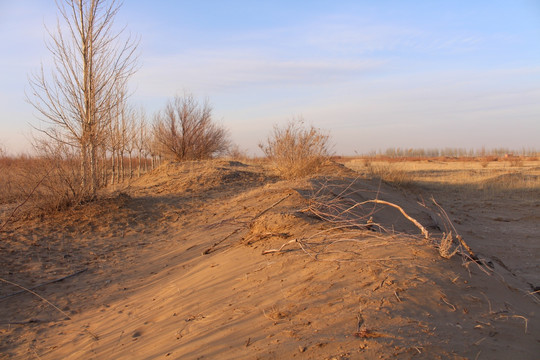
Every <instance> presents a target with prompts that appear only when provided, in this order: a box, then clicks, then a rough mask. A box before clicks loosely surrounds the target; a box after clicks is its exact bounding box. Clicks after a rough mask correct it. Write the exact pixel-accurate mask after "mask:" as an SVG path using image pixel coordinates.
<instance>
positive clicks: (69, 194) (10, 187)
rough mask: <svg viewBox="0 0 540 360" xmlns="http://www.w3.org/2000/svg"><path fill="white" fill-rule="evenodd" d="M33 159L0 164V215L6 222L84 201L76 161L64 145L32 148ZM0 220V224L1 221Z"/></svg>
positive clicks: (3, 160)
mask: <svg viewBox="0 0 540 360" xmlns="http://www.w3.org/2000/svg"><path fill="white" fill-rule="evenodd" d="M36 150H37V151H38V153H39V155H37V156H33V157H30V156H18V157H13V158H7V157H4V158H2V159H1V161H0V169H1V171H0V174H1V175H0V186H2V190H3V191H2V193H1V195H2V196H1V197H0V204H7V207H6V208H5V209H6V211H5V212H4V213H3V214H2V216H9V218H10V219H12V220H13V219H14V218H17V217H19V216H33V215H39V214H43V213H47V212H50V211H54V210H59V209H63V208H65V207H67V206H69V205H71V204H74V203H79V202H81V201H83V200H84V196H83V193H82V192H81V186H80V184H81V181H82V177H81V169H80V161H79V158H78V157H77V156H76V155H75V153H74V152H73V151H70V150H69V148H68V147H67V146H66V145H57V146H53V145H51V143H46V142H44V143H40V144H37V145H36ZM5 220H6V219H3V220H2V221H0V222H3V221H5Z"/></svg>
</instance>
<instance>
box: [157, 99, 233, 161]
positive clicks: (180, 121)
mask: <svg viewBox="0 0 540 360" xmlns="http://www.w3.org/2000/svg"><path fill="white" fill-rule="evenodd" d="M153 132H154V136H155V140H156V142H157V143H158V144H159V149H160V150H161V152H162V153H163V154H165V156H167V157H168V158H170V159H174V160H176V161H185V160H202V159H210V158H212V157H214V156H216V155H220V154H223V153H225V152H226V151H227V149H228V147H229V140H228V134H227V131H226V130H225V129H224V128H223V127H221V126H219V125H218V124H216V123H215V121H214V119H213V118H212V108H211V106H210V104H209V103H208V101H205V102H204V103H203V104H200V103H199V102H198V101H197V100H196V99H195V98H194V97H193V95H191V94H185V95H184V96H176V97H175V98H174V100H173V101H169V102H168V103H167V106H166V107H165V110H164V111H162V112H160V113H158V114H157V115H156V119H155V122H154V128H153Z"/></svg>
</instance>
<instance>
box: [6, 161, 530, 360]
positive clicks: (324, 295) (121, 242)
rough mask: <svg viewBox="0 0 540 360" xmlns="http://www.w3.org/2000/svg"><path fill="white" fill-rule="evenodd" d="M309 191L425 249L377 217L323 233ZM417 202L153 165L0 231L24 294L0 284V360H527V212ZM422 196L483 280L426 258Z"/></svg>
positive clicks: (219, 169)
mask: <svg viewBox="0 0 540 360" xmlns="http://www.w3.org/2000/svg"><path fill="white" fill-rule="evenodd" d="M321 184H323V185H324V187H325V189H326V190H327V189H329V188H331V189H332V191H333V192H338V193H341V192H340V189H341V191H343V190H345V189H347V194H351V195H350V196H352V197H354V199H355V200H357V201H362V200H363V199H367V198H371V197H373V196H377V198H379V199H383V200H387V201H391V202H393V203H396V204H398V205H399V206H400V207H402V208H403V209H404V210H405V211H406V212H407V213H408V214H409V215H411V216H413V217H414V218H415V219H417V220H418V221H420V222H421V223H423V224H424V226H426V228H427V229H428V230H429V231H430V233H431V234H432V237H433V238H432V239H424V238H423V237H422V236H421V234H420V231H419V230H418V228H417V227H415V226H414V224H412V223H411V222H410V221H408V220H406V219H404V218H403V217H402V216H401V215H400V213H399V212H398V211H397V210H395V209H383V208H382V207H380V206H378V207H376V212H375V213H374V214H373V216H372V217H373V219H372V220H373V221H374V222H376V223H378V224H381V225H382V226H384V228H385V229H387V230H388V231H384V232H381V231H379V230H377V229H375V230H376V231H373V230H374V229H373V228H371V229H365V228H364V229H360V228H359V229H353V230H350V229H349V230H347V231H344V230H339V229H335V227H336V225H335V224H332V223H330V222H328V221H323V220H321V219H320V218H317V217H316V216H314V215H313V214H312V213H310V212H309V211H305V210H306V209H307V208H308V207H309V205H310V203H311V204H312V202H310V200H312V199H313V197H314V194H319V195H320V194H321V193H322V192H319V193H317V190H319V189H320V187H321ZM351 184H352V185H351ZM428 190H429V191H428ZM428 190H426V192H425V193H424V194H423V193H421V192H411V191H404V190H402V189H396V188H395V187H392V186H390V185H387V184H384V183H380V182H379V181H377V180H376V179H366V178H360V179H358V178H357V174H356V173H354V172H352V171H351V170H348V169H346V168H344V167H343V166H339V165H337V164H333V165H329V167H328V168H327V169H325V171H323V174H322V175H320V176H318V177H316V178H314V179H304V180H296V181H285V180H281V179H279V178H278V177H277V176H275V175H274V174H273V173H272V172H271V171H270V170H269V169H268V168H267V167H266V166H264V165H257V164H250V165H248V164H242V163H239V162H230V161H224V160H215V161H209V162H190V163H185V164H175V163H169V164H165V165H163V166H161V167H160V168H158V169H156V170H154V171H153V172H152V173H149V174H146V175H144V176H143V177H141V178H140V179H138V180H136V181H133V182H132V183H131V184H129V186H123V187H118V188H116V189H109V190H108V192H105V193H104V194H102V199H101V200H99V201H96V202H94V203H90V204H85V205H80V206H78V207H76V208H73V209H70V210H68V211H64V212H60V213H55V214H51V215H48V216H44V217H41V218H34V219H27V220H21V221H18V222H15V223H13V224H9V225H8V226H6V227H5V228H4V230H3V231H2V232H1V233H0V236H1V241H0V264H1V266H0V278H2V279H4V280H7V281H9V282H12V283H16V284H19V285H21V286H24V287H26V288H32V289H33V290H32V291H33V292H35V294H31V293H29V292H26V291H23V292H19V291H20V288H18V287H16V286H14V285H10V284H8V283H5V282H1V283H0V358H1V359H27V358H36V359H161V358H163V359H290V358H298V359H394V358H395V359H412V358H414V359H509V358H515V359H535V358H538V353H540V325H539V321H538V320H539V314H538V310H539V309H540V308H539V299H538V298H537V297H536V296H535V295H534V294H532V289H531V286H534V285H538V284H540V281H539V280H540V279H539V278H538V273H539V272H538V258H539V254H538V218H537V216H538V211H537V209H538V208H537V206H538V199H533V200H531V199H522V201H521V202H519V201H518V200H516V199H513V201H512V203H513V206H507V205H508V203H506V202H505V201H510V200H509V199H501V200H500V201H501V203H496V202H492V203H491V205H487V204H483V203H479V202H478V201H476V200H475V199H472V198H466V199H464V198H460V196H459V194H458V193H443V192H441V193H440V194H437V193H434V192H435V191H434V190H433V189H428ZM428 193H430V194H432V195H434V196H439V198H440V202H441V203H442V205H443V206H444V207H445V208H446V209H448V211H449V213H450V215H451V216H452V217H453V218H455V226H456V228H457V229H458V230H459V231H460V232H461V233H462V235H463V237H464V239H466V241H467V242H468V243H469V244H470V245H471V247H472V248H473V249H474V250H475V251H477V252H478V253H479V254H480V256H481V258H482V259H484V261H485V262H486V263H487V262H490V263H489V266H482V267H480V266H478V265H477V264H476V263H474V262H467V263H464V260H463V258H462V257H461V256H459V255H456V256H454V257H453V258H451V259H443V258H441V256H440V255H439V252H438V250H437V247H436V241H434V239H437V238H438V237H437V236H440V231H439V230H438V229H437V224H436V223H435V222H434V221H433V219H432V217H431V215H430V213H429V212H428V211H427V210H426V209H424V208H423V207H422V206H421V205H419V203H418V202H419V199H421V198H424V197H427V196H428V195H429V194H428ZM516 201H517V202H516ZM503 205H506V206H504V210H502V206H503ZM370 209H372V208H370ZM356 214H357V215H358V216H361V214H360V213H356ZM528 216H529V217H530V218H529V217H528ZM501 219H502V220H501ZM509 219H510V220H511V221H506V220H509ZM522 223H523V224H522ZM520 224H521V225H520ZM509 236H511V238H512V241H508V238H509ZM296 240H299V242H298V241H296ZM283 244H286V245H285V246H284V247H283V248H282V250H281V251H279V252H277V251H275V252H270V253H267V251H268V250H271V249H274V250H276V249H279V248H280V247H281V246H282V245H283ZM486 269H487V270H486ZM70 275H71V276H70ZM66 276H68V277H67V278H64V277H66ZM58 279H63V280H60V281H55V280H58ZM53 281H55V282H53ZM36 295H39V296H40V297H42V298H44V299H46V300H47V301H44V300H43V299H42V298H40V297H38V296H36Z"/></svg>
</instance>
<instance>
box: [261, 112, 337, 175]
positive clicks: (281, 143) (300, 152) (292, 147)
mask: <svg viewBox="0 0 540 360" xmlns="http://www.w3.org/2000/svg"><path fill="white" fill-rule="evenodd" d="M329 141H330V136H329V135H328V134H325V133H324V132H323V131H321V130H320V129H317V128H315V127H313V126H310V127H305V125H304V121H303V119H302V118H298V119H296V120H292V121H290V122H289V123H288V124H287V125H286V126H285V127H279V126H274V129H273V132H272V134H271V135H270V136H269V137H268V139H267V140H266V142H265V143H261V144H260V145H259V146H260V148H261V149H262V151H263V152H264V153H265V155H266V156H267V157H268V158H269V159H270V161H271V162H272V164H273V165H274V167H275V168H276V170H277V171H278V172H279V173H280V175H281V176H283V177H285V178H288V179H291V178H298V177H303V176H306V175H309V174H314V173H316V172H317V170H318V169H319V168H320V167H321V166H322V165H323V164H324V162H325V161H326V160H327V159H328V158H329V156H330V143H329Z"/></svg>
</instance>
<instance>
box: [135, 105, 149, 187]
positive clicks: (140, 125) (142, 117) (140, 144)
mask: <svg viewBox="0 0 540 360" xmlns="http://www.w3.org/2000/svg"><path fill="white" fill-rule="evenodd" d="M136 117H137V122H136V123H135V126H136V128H135V135H134V136H133V140H134V146H135V149H136V150H137V155H138V159H139V161H138V167H137V177H141V169H142V159H143V153H144V149H145V147H146V139H147V136H146V134H147V124H146V113H145V112H144V109H143V108H142V107H141V108H139V111H138V112H137V116H136ZM145 161H146V159H145Z"/></svg>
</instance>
